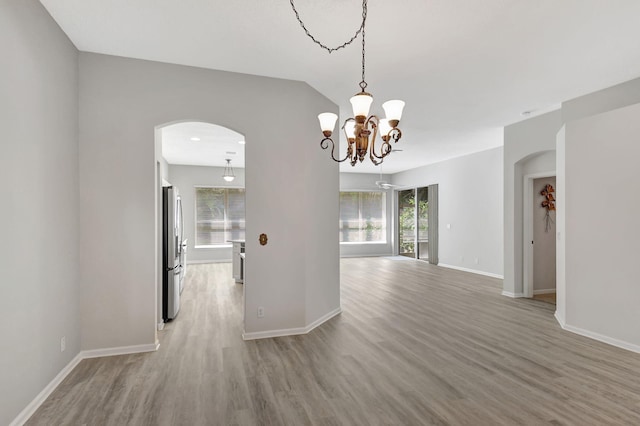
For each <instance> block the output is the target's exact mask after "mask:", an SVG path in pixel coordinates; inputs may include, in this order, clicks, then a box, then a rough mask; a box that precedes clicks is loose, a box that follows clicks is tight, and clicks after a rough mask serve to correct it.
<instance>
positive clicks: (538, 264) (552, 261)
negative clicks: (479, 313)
mask: <svg viewBox="0 0 640 426" xmlns="http://www.w3.org/2000/svg"><path fill="white" fill-rule="evenodd" d="M554 161H555V156H554ZM554 166H555V164H554ZM547 184H549V185H551V186H553V188H554V189H555V188H556V178H555V177H548V178H539V179H534V180H533V203H532V206H531V207H532V218H533V241H534V244H533V292H534V294H536V290H537V291H538V292H540V291H544V290H555V288H556V212H555V211H550V212H549V215H550V218H551V220H552V222H549V228H548V229H547V226H546V219H545V217H546V213H547V209H546V208H544V207H542V206H541V203H542V202H543V201H544V200H546V198H545V197H544V196H543V195H540V191H542V189H543V188H544V187H545V185H547ZM555 197H557V194H556V193H554V198H555Z"/></svg>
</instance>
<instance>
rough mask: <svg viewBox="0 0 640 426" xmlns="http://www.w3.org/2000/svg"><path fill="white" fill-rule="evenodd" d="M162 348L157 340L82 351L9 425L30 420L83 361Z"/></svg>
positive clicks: (20, 423) (21, 423) (18, 424)
mask: <svg viewBox="0 0 640 426" xmlns="http://www.w3.org/2000/svg"><path fill="white" fill-rule="evenodd" d="M159 348H160V342H158V341H157V340H156V342H155V343H153V344H149V345H136V346H121V347H118V348H106V349H93V350H89V351H80V353H78V355H76V356H75V358H73V359H72V360H71V361H70V362H69V364H67V365H66V366H65V367H64V368H63V369H62V370H61V371H60V372H59V373H58V375H57V376H56V377H54V378H53V380H51V382H49V384H48V385H47V386H45V388H44V389H43V390H42V392H40V393H39V394H38V395H37V396H36V397H35V398H34V399H33V401H31V402H30V403H29V405H27V406H26V407H25V409H24V410H22V411H21V412H20V414H18V416H17V417H16V418H15V419H14V420H13V421H12V422H11V423H9V426H22V425H23V424H25V423H26V422H27V420H29V417H31V416H32V415H33V413H35V412H36V410H37V409H38V408H40V406H41V405H42V403H43V402H44V401H46V399H47V398H48V397H49V395H51V393H52V392H53V391H54V390H55V389H56V388H57V387H58V385H60V383H62V381H63V380H64V379H65V378H66V377H67V376H68V375H69V373H71V371H72V370H73V369H74V368H76V366H77V365H78V364H79V363H80V361H82V360H83V359H88V358H98V357H103V356H112V355H127V354H137V353H141V352H154V351H157V350H158V349H159Z"/></svg>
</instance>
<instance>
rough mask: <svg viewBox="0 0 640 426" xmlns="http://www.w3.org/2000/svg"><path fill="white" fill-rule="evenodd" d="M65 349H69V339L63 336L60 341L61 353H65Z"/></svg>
mask: <svg viewBox="0 0 640 426" xmlns="http://www.w3.org/2000/svg"><path fill="white" fill-rule="evenodd" d="M65 349H67V338H66V337H65V336H62V338H61V339H60V352H64V350H65Z"/></svg>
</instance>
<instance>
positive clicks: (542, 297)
mask: <svg viewBox="0 0 640 426" xmlns="http://www.w3.org/2000/svg"><path fill="white" fill-rule="evenodd" d="M533 298H534V299H535V300H539V301H541V302H547V303H553V304H554V305H555V304H556V294H555V293H544V294H534V295H533Z"/></svg>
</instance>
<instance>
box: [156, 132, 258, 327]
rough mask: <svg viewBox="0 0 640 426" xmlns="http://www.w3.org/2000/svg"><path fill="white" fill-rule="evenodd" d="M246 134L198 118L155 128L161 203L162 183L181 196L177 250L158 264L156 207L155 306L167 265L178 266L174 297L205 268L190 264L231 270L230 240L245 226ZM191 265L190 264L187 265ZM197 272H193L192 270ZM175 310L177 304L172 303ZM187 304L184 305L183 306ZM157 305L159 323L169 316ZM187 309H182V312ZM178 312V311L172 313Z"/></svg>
mask: <svg viewBox="0 0 640 426" xmlns="http://www.w3.org/2000/svg"><path fill="white" fill-rule="evenodd" d="M244 151H245V137H244V135H242V134H241V133H238V132H236V131H234V130H232V129H229V128H227V127H224V126H221V125H217V124H213V123H206V122H200V121H180V122H173V123H168V124H165V125H162V126H158V127H157V128H156V167H157V186H158V187H159V189H158V191H159V194H160V195H157V196H158V197H159V201H158V206H162V199H163V197H162V192H163V190H162V187H171V188H173V191H174V193H175V194H176V196H179V200H180V203H179V204H180V206H181V208H180V211H181V214H180V216H181V217H182V218H183V221H181V225H180V232H179V235H180V237H179V238H178V239H177V240H176V241H177V242H176V244H175V246H176V247H179V249H178V253H179V256H176V258H175V259H171V260H172V264H171V265H169V266H168V267H163V265H162V264H163V263H164V259H163V244H162V243H163V238H162V236H163V232H162V224H163V222H164V221H163V216H164V215H163V210H162V209H161V208H160V207H158V211H157V214H156V217H157V220H158V222H159V223H158V231H157V233H158V237H157V238H158V240H157V241H158V245H157V251H158V254H157V256H158V259H159V260H158V264H159V266H158V292H157V293H158V294H157V299H158V302H157V303H158V307H162V306H164V305H163V303H164V299H163V294H164V295H165V297H166V295H167V294H169V292H168V291H166V289H164V286H163V284H162V283H163V281H164V282H168V281H169V280H168V279H166V277H165V275H166V270H165V269H167V268H170V269H172V270H178V271H179V274H178V279H177V282H178V284H179V286H175V285H174V288H176V287H178V288H179V292H178V293H177V295H176V297H174V299H179V298H180V297H181V295H182V293H183V289H184V288H185V287H189V283H190V282H191V278H192V277H193V275H192V273H190V272H189V271H192V270H193V271H201V270H205V269H202V268H200V267H195V266H193V265H195V264H213V263H221V264H224V263H227V264H228V265H227V266H228V269H229V271H228V274H224V275H227V278H228V281H229V282H230V283H234V281H233V278H232V272H231V261H232V247H233V245H232V241H235V240H240V239H244V232H245V207H244V206H245V166H244V164H245V162H244ZM192 267H194V268H195V269H192ZM196 273H197V272H196ZM176 306H177V309H175V312H176V314H177V312H179V311H180V310H181V307H180V304H176ZM187 306H188V305H185V307H187ZM162 310H163V309H160V308H158V313H157V317H158V328H159V329H161V328H163V327H164V324H165V323H166V321H167V320H168V319H172V317H169V318H167V317H164V316H163V315H161V314H162ZM185 314H186V312H183V314H182V316H184V315H185ZM174 316H175V317H176V318H180V314H177V315H174Z"/></svg>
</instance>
